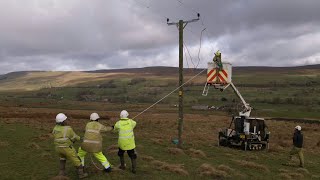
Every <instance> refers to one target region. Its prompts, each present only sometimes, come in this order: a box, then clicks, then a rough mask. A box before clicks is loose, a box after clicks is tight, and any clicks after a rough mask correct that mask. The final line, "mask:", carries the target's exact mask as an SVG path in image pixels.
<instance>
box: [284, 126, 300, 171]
mask: <svg viewBox="0 0 320 180" xmlns="http://www.w3.org/2000/svg"><path fill="white" fill-rule="evenodd" d="M292 140H293V147H292V149H291V151H290V155H289V162H288V165H289V164H290V162H291V161H292V158H293V155H298V156H299V160H300V167H304V157H303V152H302V146H303V134H302V132H301V126H296V127H295V128H294V133H293V138H292Z"/></svg>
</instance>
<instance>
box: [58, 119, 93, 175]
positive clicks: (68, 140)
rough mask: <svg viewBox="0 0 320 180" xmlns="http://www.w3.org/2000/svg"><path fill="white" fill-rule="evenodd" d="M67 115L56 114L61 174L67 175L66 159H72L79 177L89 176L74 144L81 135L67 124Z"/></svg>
mask: <svg viewBox="0 0 320 180" xmlns="http://www.w3.org/2000/svg"><path fill="white" fill-rule="evenodd" d="M66 120H67V116H66V115H65V114H63V113H59V114H58V115H57V116H56V126H55V127H54V128H53V131H52V134H53V136H54V145H55V149H56V151H57V153H58V155H59V156H60V172H59V176H65V175H66V173H65V167H66V160H67V159H68V160H70V161H71V162H72V164H73V165H74V166H75V167H76V168H77V170H78V171H77V172H78V176H79V179H82V178H85V177H87V176H88V174H87V173H85V172H84V167H83V165H82V164H81V161H80V158H79V157H78V155H77V151H76V149H75V148H74V147H73V146H72V145H73V143H74V142H75V141H79V140H80V137H79V136H78V135H77V134H76V133H75V132H74V131H73V130H72V128H71V127H70V126H67V124H66Z"/></svg>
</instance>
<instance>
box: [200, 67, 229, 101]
mask: <svg viewBox="0 0 320 180" xmlns="http://www.w3.org/2000/svg"><path fill="white" fill-rule="evenodd" d="M222 66H223V67H222V69H220V68H219V67H218V66H217V64H216V63H214V62H208V71H207V82H206V84H205V86H204V89H203V92H202V95H203V96H207V95H208V91H209V87H210V86H213V87H214V88H216V89H220V90H223V89H225V88H227V87H228V86H229V85H230V82H231V81H232V79H231V78H232V64H231V63H228V62H224V63H222Z"/></svg>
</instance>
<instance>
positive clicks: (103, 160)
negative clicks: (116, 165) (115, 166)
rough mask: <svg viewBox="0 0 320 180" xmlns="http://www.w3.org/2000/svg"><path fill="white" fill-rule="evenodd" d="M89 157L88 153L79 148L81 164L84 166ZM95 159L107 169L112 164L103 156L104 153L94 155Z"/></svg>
mask: <svg viewBox="0 0 320 180" xmlns="http://www.w3.org/2000/svg"><path fill="white" fill-rule="evenodd" d="M86 155H87V152H86V151H84V150H83V149H81V147H79V150H78V156H79V157H80V159H81V163H82V165H83V166H84V157H85V156H86ZM93 155H94V157H95V158H96V159H97V160H98V161H99V162H100V163H101V164H102V166H103V167H104V168H105V169H108V168H109V167H110V163H109V161H108V160H107V158H106V157H105V156H104V155H103V154H102V152H97V153H93Z"/></svg>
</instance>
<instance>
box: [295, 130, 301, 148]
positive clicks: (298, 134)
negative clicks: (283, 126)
mask: <svg viewBox="0 0 320 180" xmlns="http://www.w3.org/2000/svg"><path fill="white" fill-rule="evenodd" d="M292 139H293V145H294V146H295V147H298V148H302V145H303V134H302V133H301V131H296V132H294V134H293V138H292Z"/></svg>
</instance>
